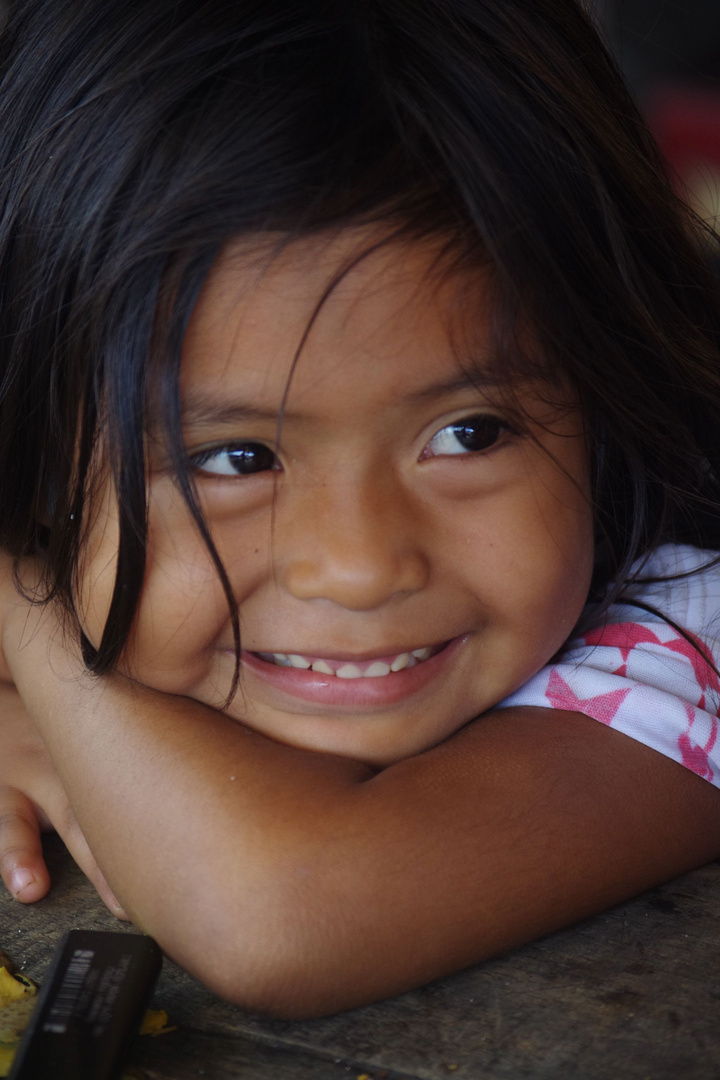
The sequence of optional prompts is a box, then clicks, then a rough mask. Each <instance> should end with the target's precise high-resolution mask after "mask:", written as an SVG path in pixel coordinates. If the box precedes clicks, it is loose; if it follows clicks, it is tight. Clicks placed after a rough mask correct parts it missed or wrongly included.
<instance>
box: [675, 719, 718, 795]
mask: <svg viewBox="0 0 720 1080" xmlns="http://www.w3.org/2000/svg"><path fill="white" fill-rule="evenodd" d="M685 712H686V713H687V718H688V729H687V731H686V732H683V734H682V735H680V736H679V738H678V750H679V751H680V754H681V756H682V763H683V765H684V766H685V768H686V769H691V770H692V772H694V773H697V775H698V776H702V777H703V779H705V780H709V781H710V782H711V783H712V781H713V780H714V779H715V774H714V772H713V771H712V767H711V765H710V761H709V759H708V754H709V753H710V751H711V750H712V748H713V747H714V746H715V743H716V741H717V734H718V722H717V720H716V719H715V718H714V717H713V718H712V730H711V731H710V735H709V737H708V740H707V742H706V743H705V745H704V746H699V745H698V744H697V743H694V742H693V741H692V739H691V737H690V733H691V730H692V726H693V724H694V723H695V720H696V716H695V710H694V709H693V707H692V705H686V706H685Z"/></svg>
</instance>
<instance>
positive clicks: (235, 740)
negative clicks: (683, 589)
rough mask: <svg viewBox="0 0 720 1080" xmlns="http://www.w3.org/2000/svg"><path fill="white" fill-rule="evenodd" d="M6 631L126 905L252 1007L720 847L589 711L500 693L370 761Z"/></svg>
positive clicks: (377, 989) (622, 891)
mask: <svg viewBox="0 0 720 1080" xmlns="http://www.w3.org/2000/svg"><path fill="white" fill-rule="evenodd" d="M10 637H12V634H11V635H10ZM7 638H8V635H7V634H6V652H7V654H8V658H9V660H10V664H11V667H12V669H13V672H14V674H15V677H16V680H17V684H18V687H19V689H20V692H21V694H22V696H23V698H24V700H25V702H26V704H27V707H28V708H29V710H30V712H31V713H32V715H33V717H34V718H35V720H36V723H37V724H38V726H39V728H40V729H41V731H42V734H43V737H44V739H45V740H46V743H47V745H48V748H49V751H50V753H51V755H52V757H53V760H54V762H55V765H56V767H57V769H58V771H59V773H60V775H61V777H62V779H63V781H64V783H65V785H66V788H67V791H68V793H69V796H70V800H71V803H72V806H73V809H74V811H75V813H76V815H77V817H78V820H79V821H80V824H81V826H82V828H83V831H84V832H85V835H86V836H87V839H88V841H89V843H90V846H91V848H92V850H93V852H94V854H95V856H96V857H97V859H98V862H99V864H100V867H101V869H102V870H103V872H104V873H105V875H106V876H107V878H108V880H109V882H110V885H111V886H112V887H113V888H114V889H115V891H116V893H117V895H118V897H119V899H120V900H121V902H122V903H123V905H124V906H125V908H126V910H127V911H128V912H129V913H130V914H131V916H132V917H133V918H134V919H135V920H136V921H137V922H138V924H139V925H141V926H143V927H144V928H146V929H147V930H148V931H149V932H150V933H152V934H153V935H154V936H155V937H157V939H158V940H159V941H160V943H161V944H162V946H163V947H164V948H165V949H166V951H167V952H168V953H170V955H172V956H173V957H174V958H175V959H176V960H178V961H179V962H180V963H181V964H182V965H184V966H185V967H187V968H188V969H189V970H191V971H193V972H194V973H195V974H197V975H198V976H199V977H200V978H201V979H202V980H203V981H205V982H206V983H208V984H209V985H210V986H212V987H213V988H214V989H216V990H217V991H218V992H220V993H221V994H223V995H224V996H226V997H228V998H231V999H232V1000H235V1001H238V1002H240V1003H242V1004H244V1005H248V1006H250V1007H255V1008H261V1009H268V1010H270V1011H274V1012H279V1013H282V1014H284V1015H309V1014H316V1013H322V1012H328V1011H335V1010H337V1009H340V1008H346V1007H349V1006H351V1005H355V1004H359V1003H362V1002H364V1001H367V1000H370V999H372V998H374V997H379V996H386V995H387V994H391V993H394V992H398V991H400V990H403V989H406V988H408V987H410V986H413V985H416V984H418V983H421V982H423V981H427V980H428V979H430V978H434V977H437V976H439V975H442V974H445V973H447V972H449V971H452V970H455V969H457V968H459V967H462V966H464V965H466V964H468V963H472V962H473V961H476V960H478V959H481V958H483V957H485V956H488V955H490V954H492V953H495V952H498V951H502V950H503V949H506V948H509V947H511V946H513V945H515V944H518V943H519V942H521V941H524V940H527V939H529V938H531V937H534V936H537V935H539V934H541V933H545V932H547V931H549V930H552V929H554V928H556V927H559V926H562V925H565V924H567V923H568V922H571V921H573V920H574V919H576V918H579V917H582V916H584V915H587V914H589V913H591V912H593V911H596V910H599V909H601V908H603V907H605V906H607V905H609V904H611V903H614V902H616V901H618V900H620V899H623V898H625V897H627V896H630V895H632V894H633V893H635V892H638V891H640V890H641V889H643V888H645V887H647V886H649V885H651V884H654V883H656V882H658V881H661V880H664V879H666V878H668V877H671V876H673V875H674V874H677V873H679V872H681V871H683V870H685V869H688V868H690V867H691V866H694V865H697V864H699V863H701V862H703V861H706V860H707V859H710V858H712V857H714V856H716V855H717V854H718V853H719V852H720V802H719V799H718V793H717V792H716V791H715V790H714V789H712V788H710V786H709V785H707V784H706V783H704V782H703V781H701V780H699V779H698V778H697V777H695V776H693V775H692V774H690V773H688V772H687V771H686V770H684V769H682V768H681V767H680V766H678V765H676V764H675V763H674V762H671V761H668V760H666V759H664V758H662V757H661V756H660V755H659V754H657V753H655V752H654V751H652V750H648V749H647V748H646V747H643V746H641V745H639V744H637V743H634V742H633V741H631V740H629V739H627V738H626V737H625V736H622V735H619V734H617V733H615V732H612V731H609V730H607V729H606V728H604V727H603V726H602V725H600V724H598V723H596V722H595V721H592V720H588V719H587V718H585V717H580V716H576V715H575V714H570V713H560V714H556V713H553V712H552V711H550V710H516V711H515V710H505V711H504V712H502V713H498V714H495V715H487V716H486V717H484V718H483V719H482V720H481V721H479V722H476V723H474V724H471V725H469V726H468V727H467V728H465V729H464V730H463V731H462V732H460V733H458V734H457V735H455V736H454V737H453V738H452V739H450V740H448V741H447V742H446V743H444V744H442V745H441V746H439V747H437V748H436V749H435V750H433V751H429V752H427V753H425V754H421V755H418V756H417V757H415V758H412V759H409V760H406V761H403V762H400V763H398V764H397V765H394V766H392V767H390V768H388V769H386V770H385V771H384V772H382V773H379V774H377V775H373V774H372V772H371V771H370V770H369V769H368V768H367V767H366V766H364V765H362V764H359V763H357V762H354V761H350V760H347V759H344V758H339V757H332V756H329V755H321V754H316V753H310V752H305V751H300V750H295V749H293V748H290V747H286V746H283V745H280V744H277V743H274V742H272V741H270V740H268V739H266V738H264V737H263V736H260V735H257V734H255V733H253V732H250V731H248V730H247V729H245V728H243V727H242V726H241V725H239V724H237V723H236V722H235V721H232V720H230V719H228V718H227V717H225V716H223V715H220V714H218V713H215V712H213V711H212V710H210V709H208V708H205V707H204V706H202V705H200V704H198V703H196V702H193V701H188V700H186V699H182V698H173V697H169V696H165V695H161V694H157V693H154V692H152V691H149V690H146V689H145V688H143V687H139V686H137V685H135V684H133V683H131V682H129V681H128V680H126V679H123V678H121V677H113V678H103V679H95V678H93V677H90V676H88V675H87V674H86V673H85V672H84V671H83V669H82V665H81V664H80V662H79V660H78V659H77V658H76V657H73V656H72V655H71V652H68V651H67V650H66V649H65V648H63V647H62V646H61V645H60V644H59V641H58V640H57V639H56V640H53V637H52V633H51V632H50V631H49V630H48V628H47V627H46V628H45V629H43V627H42V623H41V626H40V629H34V630H33V632H32V633H28V632H27V631H26V632H25V634H24V638H23V639H24V641H25V644H24V645H23V647H22V648H18V647H17V646H18V640H19V639H18V638H16V639H15V640H14V641H8V640H7Z"/></svg>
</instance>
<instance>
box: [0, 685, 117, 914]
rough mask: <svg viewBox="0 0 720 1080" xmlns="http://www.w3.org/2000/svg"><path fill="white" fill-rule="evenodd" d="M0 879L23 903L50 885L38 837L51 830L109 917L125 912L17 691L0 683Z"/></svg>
mask: <svg viewBox="0 0 720 1080" xmlns="http://www.w3.org/2000/svg"><path fill="white" fill-rule="evenodd" d="M0 717H1V718H2V719H1V720H0V877H2V880H3V882H4V883H5V886H6V888H7V889H8V891H9V892H10V893H11V894H12V895H13V896H14V897H15V899H16V900H20V901H21V902H22V903H26V904H30V903H34V902H35V901H36V900H40V899H42V897H43V896H45V894H46V893H47V891H48V889H49V887H50V878H49V875H48V871H47V867H46V865H45V861H44V859H43V853H42V844H41V833H42V832H44V831H48V830H51V829H55V830H56V831H57V832H58V833H59V834H60V835H61V836H62V839H63V841H64V842H65V844H66V846H67V847H68V850H69V851H70V853H71V854H72V856H73V858H74V859H75V861H76V862H77V864H78V865H79V866H80V868H81V869H82V871H83V873H85V874H86V875H87V877H88V878H89V879H90V881H92V883H93V885H94V886H95V888H96V889H97V890H98V893H99V894H100V896H101V897H102V899H103V901H104V902H105V904H107V906H108V908H109V909H110V911H112V913H113V914H114V915H116V916H118V917H119V918H124V917H125V914H124V912H123V910H122V908H121V906H120V904H119V903H118V901H117V899H116V898H115V896H114V895H113V893H112V891H111V889H110V886H109V885H108V883H107V882H106V881H105V878H104V877H103V875H102V873H101V872H100V869H99V867H98V865H97V863H96V861H95V859H94V857H93V855H92V853H91V851H90V848H89V847H88V844H87V841H86V839H85V837H84V835H83V833H82V831H81V829H80V826H79V825H78V823H77V819H76V818H75V815H74V814H73V812H72V810H71V808H70V804H69V803H68V799H67V795H66V793H65V790H64V788H63V786H62V784H61V782H60V778H59V777H58V775H57V771H56V769H55V767H54V765H53V763H52V761H51V759H50V756H49V754H48V752H47V749H46V747H45V744H44V743H43V741H42V739H41V737H40V733H39V732H38V730H37V728H36V726H35V725H34V724H33V722H32V720H31V719H30V717H29V716H28V713H27V710H26V709H25V706H24V705H23V702H22V699H21V698H20V695H19V693H18V691H17V689H16V688H15V687H14V686H13V685H12V683H11V682H8V681H4V680H3V681H2V682H0Z"/></svg>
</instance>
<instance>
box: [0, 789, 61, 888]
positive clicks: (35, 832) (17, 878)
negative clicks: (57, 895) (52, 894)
mask: <svg viewBox="0 0 720 1080" xmlns="http://www.w3.org/2000/svg"><path fill="white" fill-rule="evenodd" d="M0 877H2V880H3V882H4V884H5V887H6V888H7V890H8V892H10V893H11V895H12V896H14V897H15V899H16V900H20V901H21V902H22V903H23V904H32V903H34V902H35V901H36V900H40V899H42V897H43V896H45V894H46V893H47V891H48V889H49V888H50V875H49V874H48V870H47V867H46V865H45V860H44V858H43V853H42V844H41V841H40V823H39V822H38V818H37V814H36V812H35V809H34V807H33V804H32V803H31V802H30V800H29V799H28V798H27V796H25V795H23V794H22V792H20V791H16V790H15V789H14V788H9V787H7V786H5V785H3V786H0Z"/></svg>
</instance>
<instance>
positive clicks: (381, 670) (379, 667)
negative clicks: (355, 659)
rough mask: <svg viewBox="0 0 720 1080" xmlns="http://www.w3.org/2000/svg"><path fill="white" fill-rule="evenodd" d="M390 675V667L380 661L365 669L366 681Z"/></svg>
mask: <svg viewBox="0 0 720 1080" xmlns="http://www.w3.org/2000/svg"><path fill="white" fill-rule="evenodd" d="M389 674H390V665H389V664H385V663H384V662H383V661H382V660H375V661H374V663H372V664H371V665H370V667H367V668H365V678H366V679H377V678H379V677H380V676H381V675H389Z"/></svg>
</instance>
